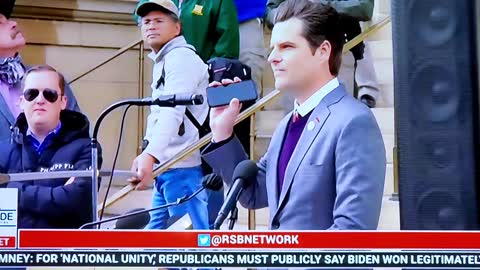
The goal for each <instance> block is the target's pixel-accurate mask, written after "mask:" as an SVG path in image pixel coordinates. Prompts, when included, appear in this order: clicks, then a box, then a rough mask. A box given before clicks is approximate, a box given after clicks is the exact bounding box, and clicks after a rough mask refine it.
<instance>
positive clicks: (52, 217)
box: [0, 110, 101, 228]
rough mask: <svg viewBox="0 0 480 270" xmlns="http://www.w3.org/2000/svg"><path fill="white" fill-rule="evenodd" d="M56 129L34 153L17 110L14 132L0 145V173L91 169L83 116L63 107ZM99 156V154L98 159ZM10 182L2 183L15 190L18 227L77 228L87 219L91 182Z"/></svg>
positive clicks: (89, 213) (87, 124)
mask: <svg viewBox="0 0 480 270" xmlns="http://www.w3.org/2000/svg"><path fill="white" fill-rule="evenodd" d="M60 121H61V123H62V127H61V129H60V131H59V133H58V134H57V136H56V137H54V139H53V140H52V141H51V142H50V143H49V144H48V145H47V146H46V148H45V150H44V151H43V152H42V153H41V154H40V155H38V154H37V152H36V151H35V149H34V147H33V146H32V144H31V142H30V139H29V138H28V137H27V136H26V135H25V133H26V131H27V128H28V127H27V121H26V118H25V115H24V114H23V113H22V114H20V116H19V117H18V118H17V121H16V123H15V127H18V128H19V133H18V134H17V136H12V141H11V142H8V143H7V142H5V143H2V144H1V146H0V147H1V151H2V155H0V172H2V173H18V172H38V171H63V170H86V169H89V168H90V167H91V160H92V159H91V146H90V135H89V122H88V119H87V118H86V117H85V116H84V115H83V114H81V113H78V112H74V111H68V110H64V111H62V112H61V114H60ZM99 160H101V158H99ZM67 180H68V179H67V178H64V179H50V180H34V181H26V182H25V181H24V182H10V183H8V184H6V185H3V187H8V188H17V189H18V191H19V204H18V208H19V212H18V227H19V228H78V227H80V226H81V225H82V224H84V223H86V222H89V221H91V219H92V218H91V197H92V196H91V193H92V192H91V182H90V179H89V178H77V179H75V181H74V182H73V183H72V184H70V185H66V186H65V183H66V181H67Z"/></svg>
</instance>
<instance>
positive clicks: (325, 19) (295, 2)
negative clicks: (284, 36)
mask: <svg viewBox="0 0 480 270" xmlns="http://www.w3.org/2000/svg"><path fill="white" fill-rule="evenodd" d="M292 18H297V19H299V20H300V21H301V22H302V24H303V30H302V36H303V37H304V38H305V39H306V40H307V41H308V44H309V45H310V49H311V50H312V53H313V54H314V53H315V50H316V49H317V48H318V47H319V46H320V45H321V44H322V43H323V42H324V41H325V40H327V41H328V42H330V44H331V47H332V51H331V54H330V58H329V60H328V65H329V68H330V73H331V74H332V75H335V76H337V75H338V71H339V70H340V65H341V64H342V50H343V45H344V43H345V34H344V33H343V31H342V28H341V25H340V15H339V14H338V13H337V11H336V10H335V9H334V8H332V7H331V6H328V5H325V4H322V3H319V2H313V1H311V0H286V1H285V2H283V3H282V4H280V6H279V7H278V9H277V14H276V17H275V23H279V22H284V21H287V20H289V19H292Z"/></svg>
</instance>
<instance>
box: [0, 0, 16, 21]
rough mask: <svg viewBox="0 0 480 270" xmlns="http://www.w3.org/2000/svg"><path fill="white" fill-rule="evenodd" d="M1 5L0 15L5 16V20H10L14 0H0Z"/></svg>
mask: <svg viewBox="0 0 480 270" xmlns="http://www.w3.org/2000/svg"><path fill="white" fill-rule="evenodd" d="M0 1H2V4H0V14H2V15H3V16H5V17H6V18H7V19H9V18H10V15H12V11H13V6H14V5H15V0H0Z"/></svg>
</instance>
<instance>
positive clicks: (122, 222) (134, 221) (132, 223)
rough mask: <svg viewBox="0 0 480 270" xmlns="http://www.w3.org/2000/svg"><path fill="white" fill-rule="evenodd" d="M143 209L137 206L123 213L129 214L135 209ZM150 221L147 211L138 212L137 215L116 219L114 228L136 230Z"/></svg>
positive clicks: (135, 210)
mask: <svg viewBox="0 0 480 270" xmlns="http://www.w3.org/2000/svg"><path fill="white" fill-rule="evenodd" d="M142 210H145V209H144V208H137V209H133V210H130V211H128V212H127V213H125V214H130V213H133V212H137V211H142ZM148 222H150V214H149V213H148V212H145V213H140V214H138V215H134V216H130V217H125V218H121V219H119V220H117V222H116V223H115V229H116V230H138V229H143V228H145V226H147V224H148Z"/></svg>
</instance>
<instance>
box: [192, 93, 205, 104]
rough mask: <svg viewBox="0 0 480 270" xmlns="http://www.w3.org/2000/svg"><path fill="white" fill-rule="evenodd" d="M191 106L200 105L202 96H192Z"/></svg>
mask: <svg viewBox="0 0 480 270" xmlns="http://www.w3.org/2000/svg"><path fill="white" fill-rule="evenodd" d="M192 104H193V105H202V104H203V96H202V95H192Z"/></svg>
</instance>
